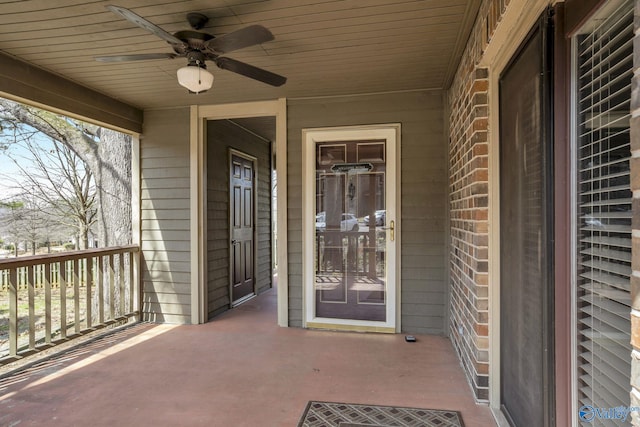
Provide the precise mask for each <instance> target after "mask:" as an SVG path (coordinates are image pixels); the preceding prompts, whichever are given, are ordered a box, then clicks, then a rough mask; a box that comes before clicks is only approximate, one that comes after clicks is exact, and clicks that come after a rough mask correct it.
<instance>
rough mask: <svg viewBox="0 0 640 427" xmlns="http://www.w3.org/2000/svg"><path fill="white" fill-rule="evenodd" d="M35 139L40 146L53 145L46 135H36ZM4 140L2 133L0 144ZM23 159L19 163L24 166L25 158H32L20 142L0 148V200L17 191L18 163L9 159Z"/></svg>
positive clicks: (9, 197) (26, 162)
mask: <svg viewBox="0 0 640 427" xmlns="http://www.w3.org/2000/svg"><path fill="white" fill-rule="evenodd" d="M35 140H36V141H37V143H38V145H39V146H41V147H45V148H46V147H53V142H51V140H50V139H49V138H47V137H44V136H36V137H35ZM5 143H6V140H3V136H2V134H0V144H1V145H4V144H5ZM10 156H12V157H14V158H16V159H18V160H19V159H24V160H22V162H21V164H22V165H23V167H25V165H26V164H28V161H27V159H30V158H32V155H31V153H30V152H29V150H28V149H27V148H25V147H24V145H23V144H21V143H11V144H9V147H8V148H7V149H6V150H0V201H7V200H11V199H12V198H14V197H15V195H16V194H17V193H18V190H17V189H16V188H15V182H13V181H14V180H15V179H18V178H19V177H20V174H21V171H20V168H19V167H18V165H16V163H15V162H14V161H13V160H12V159H11V157H10Z"/></svg>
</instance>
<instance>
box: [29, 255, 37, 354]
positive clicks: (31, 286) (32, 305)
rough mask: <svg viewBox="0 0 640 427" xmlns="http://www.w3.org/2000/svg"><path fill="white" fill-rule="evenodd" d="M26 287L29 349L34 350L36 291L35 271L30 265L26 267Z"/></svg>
mask: <svg viewBox="0 0 640 427" xmlns="http://www.w3.org/2000/svg"><path fill="white" fill-rule="evenodd" d="M27 286H28V293H29V349H30V350H35V348H36V308H35V305H36V291H35V271H34V269H33V266H32V265H29V266H27Z"/></svg>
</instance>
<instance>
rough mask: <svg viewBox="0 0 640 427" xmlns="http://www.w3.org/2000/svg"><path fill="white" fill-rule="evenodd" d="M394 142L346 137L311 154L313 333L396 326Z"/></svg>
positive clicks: (322, 141) (333, 135)
mask: <svg viewBox="0 0 640 427" xmlns="http://www.w3.org/2000/svg"><path fill="white" fill-rule="evenodd" d="M393 136H394V138H389V135H387V134H384V133H383V134H378V135H376V134H375V132H374V133H371V132H368V133H358V132H357V131H355V130H352V131H351V132H346V133H345V131H344V130H343V131H342V132H339V131H335V132H330V133H329V134H325V135H324V136H323V135H318V137H319V138H317V139H316V138H313V141H308V144H307V146H306V147H305V148H306V151H307V155H308V157H309V159H308V160H309V162H308V165H309V166H311V167H310V168H308V170H307V171H306V177H307V180H306V183H307V187H306V190H307V194H312V195H313V200H309V199H310V198H309V197H308V196H307V201H308V202H309V203H308V205H309V206H308V207H309V209H308V210H306V212H308V213H309V214H310V215H309V216H311V218H307V225H311V224H310V222H309V219H311V220H312V221H313V226H312V227H307V239H308V240H307V242H305V243H306V247H307V251H306V255H307V258H308V261H310V262H309V264H308V265H307V267H308V268H307V281H308V282H309V283H307V285H308V288H307V289H308V291H307V299H308V301H307V326H311V327H314V326H323V325H338V324H339V325H352V326H362V327H367V326H373V327H382V328H385V327H386V328H389V327H391V326H392V325H395V303H392V302H391V300H393V301H395V280H394V277H395V272H394V269H393V268H390V267H391V265H392V264H390V258H389V253H390V252H392V259H395V249H394V247H395V240H396V234H397V226H396V219H395V206H394V204H395V203H394V200H395V191H393V187H392V185H394V183H395V177H394V176H390V173H395V165H393V167H390V164H389V163H390V161H391V160H392V159H393V162H395V155H393V154H392V155H391V156H390V155H389V154H390V153H395V129H394V132H393ZM353 138H356V139H353ZM390 157H391V158H392V159H390ZM309 243H311V244H309ZM310 246H312V248H310ZM392 294H393V298H390V297H391V295H392ZM356 329H357V328H356ZM365 329H366V328H365Z"/></svg>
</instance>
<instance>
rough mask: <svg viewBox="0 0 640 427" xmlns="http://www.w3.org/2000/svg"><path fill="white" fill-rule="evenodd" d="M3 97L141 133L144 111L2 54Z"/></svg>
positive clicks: (0, 65) (1, 90) (1, 78)
mask: <svg viewBox="0 0 640 427" xmlns="http://www.w3.org/2000/svg"><path fill="white" fill-rule="evenodd" d="M0 94H1V95H2V96H5V97H6V98H10V99H13V100H16V101H20V102H24V103H27V104H31V105H34V106H37V107H43V108H46V109H55V110H56V111H58V112H61V113H64V114H66V115H69V116H72V117H77V118H81V119H83V120H88V121H92V122H96V123H98V124H100V125H106V126H108V127H113V128H117V129H118V130H123V131H128V132H134V133H141V132H142V118H143V112H142V110H140V109H139V108H136V107H133V106H131V105H129V104H125V103H123V102H121V101H118V100H116V99H113V98H110V97H108V96H106V95H104V94H102V93H100V92H96V91H95V90H92V89H89V88H87V87H85V86H82V85H79V84H78V83H75V82H72V81H71V80H67V79H64V78H62V77H60V76H57V75H55V74H52V73H50V72H48V71H45V70H43V69H42V68H38V67H35V66H33V65H31V64H28V63H27V62H24V61H21V60H18V59H16V58H14V57H11V56H9V55H7V54H5V53H2V52H0Z"/></svg>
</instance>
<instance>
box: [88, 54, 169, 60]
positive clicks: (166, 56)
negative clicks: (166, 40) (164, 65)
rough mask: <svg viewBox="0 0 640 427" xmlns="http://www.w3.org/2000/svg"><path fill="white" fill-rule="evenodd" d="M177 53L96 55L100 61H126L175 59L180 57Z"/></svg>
mask: <svg viewBox="0 0 640 427" xmlns="http://www.w3.org/2000/svg"><path fill="white" fill-rule="evenodd" d="M178 56H179V55H176V54H175V53H139V54H132V55H113V56H96V58H95V59H96V61H99V62H125V61H147V60H149V59H173V58H176V57H178Z"/></svg>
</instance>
